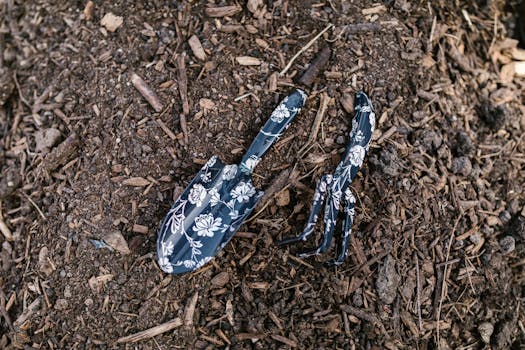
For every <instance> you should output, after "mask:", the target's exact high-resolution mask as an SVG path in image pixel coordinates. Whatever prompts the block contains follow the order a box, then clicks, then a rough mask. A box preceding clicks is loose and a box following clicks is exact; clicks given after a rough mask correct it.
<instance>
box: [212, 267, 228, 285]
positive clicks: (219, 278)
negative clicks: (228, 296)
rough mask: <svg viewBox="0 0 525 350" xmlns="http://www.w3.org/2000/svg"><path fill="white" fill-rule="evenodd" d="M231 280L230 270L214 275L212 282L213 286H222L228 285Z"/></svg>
mask: <svg viewBox="0 0 525 350" xmlns="http://www.w3.org/2000/svg"><path fill="white" fill-rule="evenodd" d="M229 280H230V275H229V274H228V272H225V271H223V272H220V273H218V274H217V275H215V277H213V278H212V279H211V281H210V282H211V285H212V287H213V288H222V287H224V286H225V285H226V283H228V281H229Z"/></svg>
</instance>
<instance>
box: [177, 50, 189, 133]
mask: <svg viewBox="0 0 525 350" xmlns="http://www.w3.org/2000/svg"><path fill="white" fill-rule="evenodd" d="M185 57H186V53H185V52H183V53H182V54H181V55H179V56H178V57H177V67H178V72H179V81H178V83H179V92H180V99H181V102H182V114H181V115H180V128H181V129H182V133H183V134H184V141H186V143H188V142H189V140H188V125H187V123H186V116H187V115H188V114H189V113H190V103H189V102H188V75H187V74H186V64H185V62H184V58H185Z"/></svg>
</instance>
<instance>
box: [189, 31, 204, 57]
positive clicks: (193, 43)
mask: <svg viewBox="0 0 525 350" xmlns="http://www.w3.org/2000/svg"><path fill="white" fill-rule="evenodd" d="M188 44H189V45H190V48H191V51H192V52H193V55H195V57H197V58H198V59H199V60H201V61H206V52H204V48H203V47H202V44H201V42H200V40H199V38H198V37H197V36H196V35H192V36H191V37H190V39H189V40H188Z"/></svg>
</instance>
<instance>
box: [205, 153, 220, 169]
mask: <svg viewBox="0 0 525 350" xmlns="http://www.w3.org/2000/svg"><path fill="white" fill-rule="evenodd" d="M216 161H217V156H213V157H211V158H210V159H208V162H207V163H206V167H207V168H209V167H211V166H213V165H214V164H215V162H216Z"/></svg>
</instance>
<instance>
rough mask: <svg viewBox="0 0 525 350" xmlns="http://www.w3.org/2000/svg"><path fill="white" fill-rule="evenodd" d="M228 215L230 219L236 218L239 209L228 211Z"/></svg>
mask: <svg viewBox="0 0 525 350" xmlns="http://www.w3.org/2000/svg"><path fill="white" fill-rule="evenodd" d="M230 217H231V218H232V220H237V219H238V218H239V211H238V210H232V211H230Z"/></svg>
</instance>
